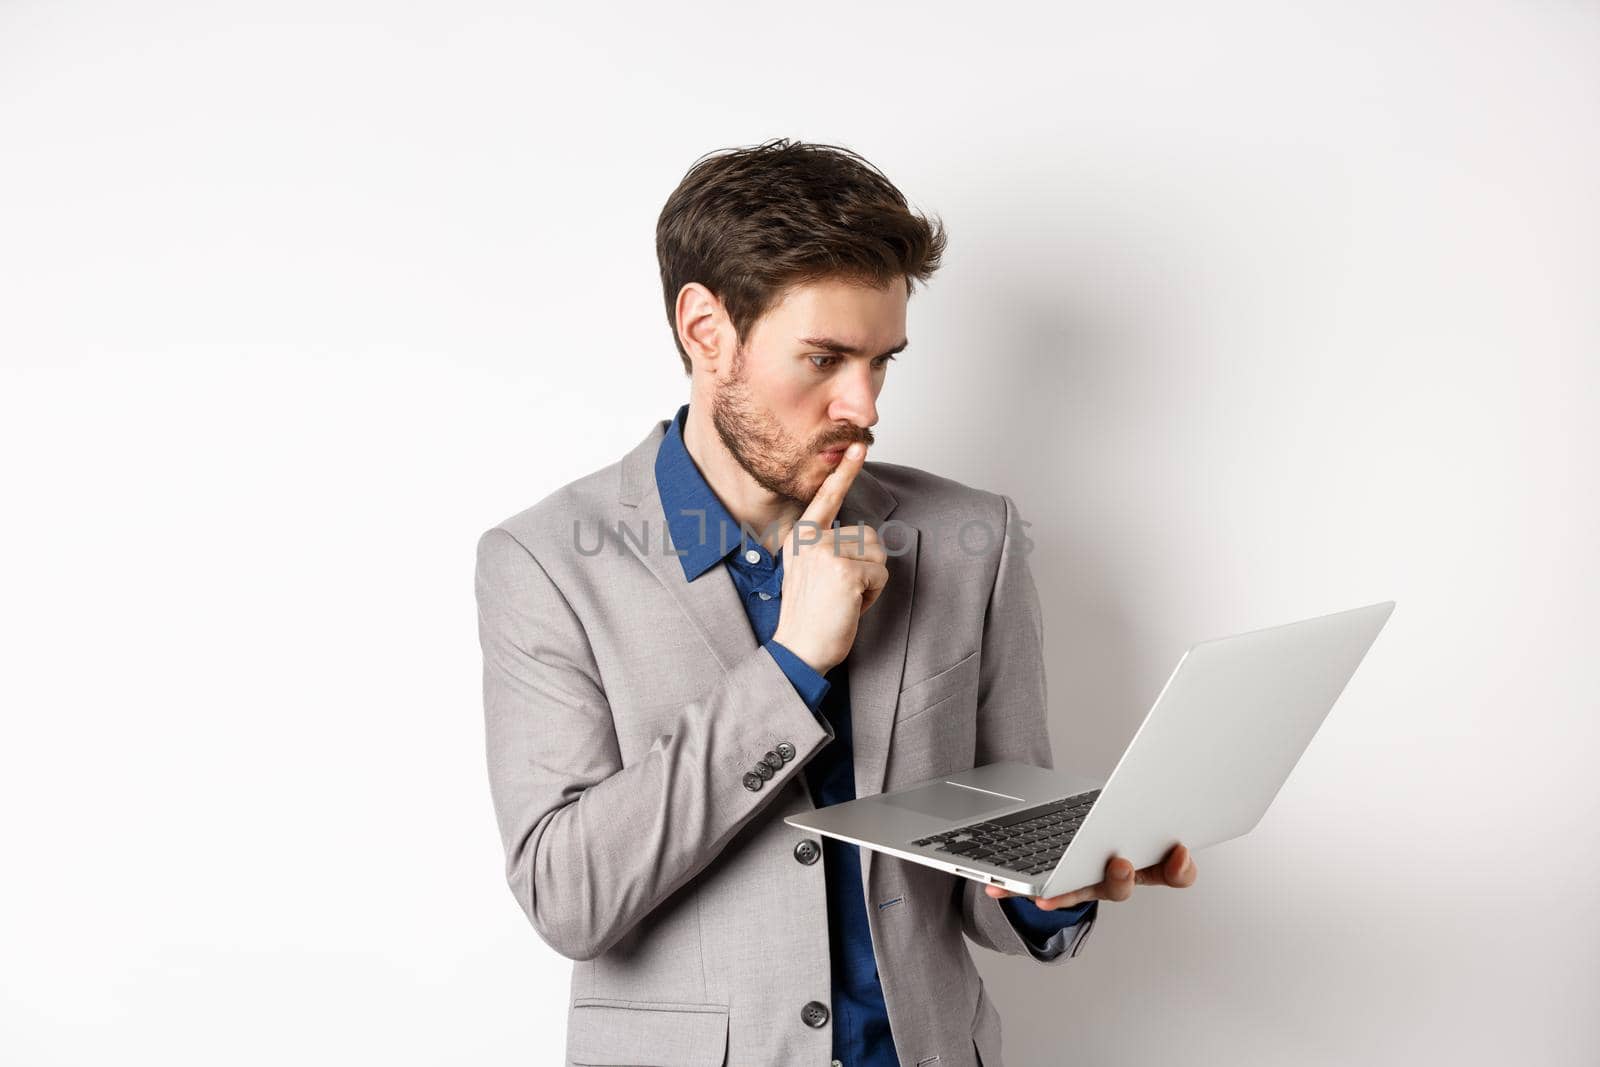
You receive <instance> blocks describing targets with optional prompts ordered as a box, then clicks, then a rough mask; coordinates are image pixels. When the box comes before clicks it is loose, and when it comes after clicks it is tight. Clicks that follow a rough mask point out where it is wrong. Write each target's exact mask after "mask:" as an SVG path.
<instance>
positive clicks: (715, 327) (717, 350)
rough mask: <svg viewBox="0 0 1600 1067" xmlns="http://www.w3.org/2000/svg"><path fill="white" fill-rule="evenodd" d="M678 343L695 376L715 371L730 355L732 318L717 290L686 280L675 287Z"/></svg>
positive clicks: (729, 358) (731, 348)
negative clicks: (718, 297) (677, 288)
mask: <svg viewBox="0 0 1600 1067" xmlns="http://www.w3.org/2000/svg"><path fill="white" fill-rule="evenodd" d="M676 310H677V316H678V343H679V344H681V345H683V350H684V351H685V352H687V353H688V354H689V362H690V363H691V364H692V365H693V366H694V373H695V375H696V376H698V375H700V374H713V375H714V374H716V372H717V368H718V367H719V366H721V365H723V364H724V363H727V362H728V361H729V360H731V359H732V355H733V321H732V320H731V319H729V318H728V312H727V310H726V309H725V308H724V307H723V306H722V301H721V300H719V299H717V294H715V293H713V292H712V291H711V290H710V289H707V288H706V287H705V286H703V285H701V284H700V283H699V282H690V283H689V284H687V285H685V286H684V287H683V288H682V289H679V290H678V305H677V309H676Z"/></svg>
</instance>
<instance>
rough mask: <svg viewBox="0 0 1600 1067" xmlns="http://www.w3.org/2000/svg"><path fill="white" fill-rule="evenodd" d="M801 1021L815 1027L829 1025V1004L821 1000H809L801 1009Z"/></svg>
mask: <svg viewBox="0 0 1600 1067" xmlns="http://www.w3.org/2000/svg"><path fill="white" fill-rule="evenodd" d="M800 1021H801V1022H803V1023H805V1024H806V1025H807V1026H809V1027H812V1028H813V1029H815V1028H816V1027H819V1026H826V1025H828V1006H827V1005H826V1004H824V1003H822V1002H821V1001H820V1000H808V1001H806V1006H805V1007H803V1008H801V1009H800Z"/></svg>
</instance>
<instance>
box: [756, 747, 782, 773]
mask: <svg viewBox="0 0 1600 1067" xmlns="http://www.w3.org/2000/svg"><path fill="white" fill-rule="evenodd" d="M761 762H762V763H765V764H766V765H767V766H768V767H771V768H772V769H773V770H775V771H781V770H783V757H782V756H780V755H778V754H777V753H776V752H768V753H767V754H766V755H765V756H762V757H761Z"/></svg>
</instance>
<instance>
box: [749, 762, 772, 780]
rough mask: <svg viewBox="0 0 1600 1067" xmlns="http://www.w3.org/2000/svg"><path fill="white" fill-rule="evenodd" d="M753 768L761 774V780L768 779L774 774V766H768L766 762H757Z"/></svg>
mask: <svg viewBox="0 0 1600 1067" xmlns="http://www.w3.org/2000/svg"><path fill="white" fill-rule="evenodd" d="M751 770H753V771H755V772H756V774H758V775H760V776H761V780H762V781H763V782H764V781H766V780H767V779H768V778H771V777H772V775H773V770H772V768H771V767H768V766H767V765H766V764H765V763H757V764H756V765H755V766H754V767H752V768H751Z"/></svg>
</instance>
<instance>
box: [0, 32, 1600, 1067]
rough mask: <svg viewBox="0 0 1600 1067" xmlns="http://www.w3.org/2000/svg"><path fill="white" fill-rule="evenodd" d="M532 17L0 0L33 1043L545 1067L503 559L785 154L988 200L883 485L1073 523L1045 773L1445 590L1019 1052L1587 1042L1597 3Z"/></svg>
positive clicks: (1598, 323)
mask: <svg viewBox="0 0 1600 1067" xmlns="http://www.w3.org/2000/svg"><path fill="white" fill-rule="evenodd" d="M531 7H532V5H519V4H509V3H507V4H501V5H490V4H484V3H462V2H456V3H442V2H433V3H408V4H384V3H375V2H374V3H366V4H359V3H350V2H329V0H319V2H316V3H303V2H300V3H297V2H282V0H280V2H275V3H271V4H267V3H237V4H226V5H218V4H202V3H193V4H187V5H185V4H179V3H166V2H163V3H146V4H139V5H112V4H105V5H91V4H80V3H68V2H56V3H42V2H41V3H32V2H21V0H5V2H3V3H0V153H3V155H0V448H3V454H4V457H5V459H4V462H3V465H0V479H3V483H0V484H3V492H4V497H3V499H4V507H5V516H6V517H5V521H4V523H3V525H0V605H3V606H0V642H3V646H0V647H3V649H4V651H3V654H0V658H3V661H4V667H3V672H0V707H3V715H4V719H3V722H4V735H3V738H0V820H3V823H0V825H3V849H4V851H3V859H0V863H3V865H4V871H5V873H4V876H3V879H0V1049H3V1050H4V1051H3V1054H0V1055H3V1058H4V1059H5V1061H6V1062H7V1063H17V1064H29V1065H32V1064H103V1063H113V1062H136V1063H161V1064H216V1063H228V1064H281V1063H318V1064H322V1063H327V1064H335V1063H338V1064H344V1063H378V1062H382V1063H387V1064H447V1063H448V1064H459V1063H527V1064H546V1063H552V1062H558V1061H559V1059H560V1057H561V1050H562V1046H563V1032H562V1031H563V1024H564V1019H565V1012H566V992H567V985H566V983H567V975H568V968H569V964H568V963H567V961H565V960H563V959H562V958H560V957H558V956H557V955H556V954H555V953H554V952H553V951H551V950H550V949H549V948H547V947H546V946H545V945H544V944H543V943H542V942H540V941H539V940H538V938H537V937H536V936H535V935H534V933H533V931H532V929H531V928H530V927H529V925H528V924H527V921H526V920H525V919H524V918H523V916H522V914H521V913H520V912H519V911H518V910H517V907H516V905H515V903H514V901H513V900H512V898H511V896H510V894H509V892H508V891H507V890H506V888H505V885H504V882H503V880H502V863H503V860H502V856H501V853H500V844H499V841H498V838H497V837H496V834H495V829H494V821H493V817H492V813H491V809H490V806H489V798H488V787H487V778H486V771H485V767H484V755H483V749H482V744H483V739H482V707H481V695H480V689H479V686H480V675H479V671H480V660H479V650H478V645H477V631H476V614H475V607H474V603H473V597H472V570H473V562H474V555H473V548H474V544H475V540H476V537H477V535H478V534H479V533H480V532H481V531H482V530H484V529H486V528H487V527H488V526H490V525H492V524H494V523H495V522H497V521H498V520H500V519H501V518H503V517H505V516H507V515H509V514H511V513H513V512H515V511H519V510H521V509H522V508H524V507H526V506H528V505H530V504H532V503H534V502H535V501H537V500H538V499H539V498H541V497H542V496H544V495H545V494H546V493H548V492H550V491H551V490H553V489H555V488H556V487H558V486H559V485H561V484H563V483H565V482H567V481H569V480H571V479H573V478H575V477H577V476H579V475H581V474H584V473H586V472H588V471H590V470H593V469H595V468H597V467H600V466H602V465H604V464H607V463H610V462H612V461H613V460H615V459H616V458H618V457H619V456H620V455H621V454H622V453H623V452H624V451H626V450H627V449H628V448H629V447H630V446H632V445H633V444H634V443H636V442H637V441H638V440H639V439H640V438H642V437H643V436H644V434H645V433H646V432H647V431H648V430H649V428H650V424H651V423H652V422H653V421H654V420H657V419H662V418H666V417H668V416H669V415H670V414H671V413H672V411H673V410H674V409H675V408H676V406H677V405H678V404H679V403H681V402H682V401H683V400H684V399H685V398H686V385H685V382H684V379H683V377H682V373H681V369H680V366H679V363H678V358H677V355H676V352H675V351H674V349H673V347H672V343H671V338H670V335H669V332H668V327H667V325H666V322H665V317H664V312H663V309H662V304H661V295H660V290H659V283H658V280H657V276H656V263H655V258H654V251H653V227H654V222H655V218H656V215H657V213H658V212H659V210H660V208H661V205H662V203H663V202H664V200H665V199H666V196H667V194H668V193H669V192H670V191H671V189H672V188H673V186H674V185H675V184H676V183H677V181H678V179H679V178H680V177H681V175H682V173H683V172H684V170H686V169H687V168H688V166H689V165H690V164H691V163H692V162H693V161H694V159H695V158H696V157H697V156H699V155H700V154H701V153H702V152H705V151H708V150H711V149H714V148H719V147H725V146H731V145H737V144H748V143H753V142H756V141H760V140H764V139H766V138H768V137H773V136H779V135H786V136H791V137H798V138H804V139H809V140H816V141H825V142H834V143H840V144H845V145H848V146H850V147H853V148H855V149H857V150H859V151H861V152H862V153H864V154H865V155H866V156H867V157H868V158H870V159H872V160H873V161H874V162H876V163H877V164H878V165H879V166H881V167H882V168H883V169H884V170H885V171H886V172H887V173H888V174H889V176H890V177H891V178H892V179H893V180H894V181H895V182H896V183H897V184H898V185H899V186H900V187H901V188H902V189H903V190H904V191H905V192H906V194H907V195H908V196H909V197H910V198H911V200H912V201H913V202H914V204H915V205H917V206H918V207H920V208H922V209H923V210H925V211H929V212H934V213H937V214H939V215H940V216H941V217H942V218H943V219H944V221H945V223H946V224H947V225H948V227H949V230H950V234H951V237H950V247H949V251H948V254H947V264H946V266H945V268H944V269H943V270H942V271H941V272H940V273H939V274H938V275H937V276H936V277H935V279H934V280H933V283H932V284H931V286H930V287H929V288H927V289H926V290H924V291H920V292H919V293H918V294H917V295H916V297H915V298H914V299H913V301H912V304H911V312H910V330H909V332H910V337H911V342H912V344H911V348H910V350H909V351H908V352H907V353H905V354H904V355H903V356H902V357H901V358H900V360H899V362H898V363H896V364H895V365H894V367H893V369H892V370H891V372H890V376H889V384H888V387H887V389H886V391H885V393H884V396H883V399H882V405H881V414H882V421H881V422H880V424H879V426H878V427H877V433H878V436H879V441H880V444H879V447H878V448H877V450H876V451H875V455H876V456H877V458H879V459H886V460H891V461H896V462H901V463H910V464H913V465H916V466H921V467H925V468H928V469H930V470H933V471H936V472H939V473H942V474H945V475H948V476H951V477H955V478H958V479H960V480H963V481H966V482H969V483H971V484H974V485H979V486H983V487H985V488H989V489H993V490H997V491H1004V492H1007V493H1010V494H1012V495H1013V496H1014V497H1015V498H1016V500H1017V502H1018V504H1019V506H1020V507H1021V508H1022V510H1023V514H1024V516H1025V517H1026V518H1027V519H1029V521H1031V522H1032V523H1034V526H1033V527H1032V528H1031V530H1030V533H1031V534H1032V536H1033V537H1034V539H1035V541H1036V543H1037V546H1038V547H1037V550H1036V551H1035V553H1034V555H1033V557H1032V561H1033V566H1034V571H1035V576H1036V578H1037V581H1038V584H1039V587H1040V591H1041V595H1042V597H1043V599H1044V602H1045V611H1046V619H1045V623H1046V635H1047V640H1048V650H1047V651H1048V657H1049V664H1048V665H1049V672H1050V687H1051V698H1052V705H1051V709H1050V719H1051V725H1052V731H1053V737H1054V744H1055V752H1056V757H1057V762H1058V764H1061V765H1067V766H1073V767H1076V768H1080V769H1083V770H1089V771H1105V770H1107V769H1109V767H1110V766H1111V765H1112V764H1113V763H1114V761H1115V759H1116V757H1117V755H1118V753H1119V752H1120V750H1121V747H1122V745H1123V744H1124V743H1125V742H1126V740H1127V739H1128V737H1129V736H1131V734H1132V732H1133V729H1134V727H1135V726H1136V725H1137V723H1138V721H1139V719H1140V717H1141V716H1142V715H1143V713H1144V710H1145V709H1146V707H1147V706H1148V704H1149V702H1150V700H1151V699H1152V698H1153V697H1154V695H1155V693H1156V692H1157V690H1158V689H1159V687H1160V685H1161V683H1162V681H1163V680H1164V679H1165V677H1166V674H1167V672H1168V671H1169V670H1170V669H1171V666H1172V664H1173V663H1174V662H1175V661H1176V659H1177V657H1178V655H1179V653H1180V652H1181V651H1182V650H1183V649H1184V648H1185V647H1186V646H1187V645H1188V644H1189V643H1191V642H1193V641H1196V640H1200V639H1204V638H1209V637H1215V636H1219V635H1222V634H1225V633H1230V632H1234V631H1236V630H1241V629H1250V628H1255V627H1258V626H1266V625H1271V624H1274V623H1278V622H1284V621H1288V620H1291V619H1296V618H1301V617H1305V616H1309V615H1315V614H1321V613H1324V612H1327V611H1334V610H1338V609H1342V608H1346V607H1351V606H1354V605H1357V604H1365V603H1369V602H1372V601H1376V600H1381V599H1389V598H1394V599H1395V600H1397V601H1398V604H1399V606H1398V609H1397V610H1396V612H1395V614H1394V616H1393V618H1392V619H1391V620H1390V623H1389V626H1388V628H1387V629H1386V631H1385V632H1384V633H1383V635H1382V636H1381V637H1380V638H1379V640H1378V642H1377V644H1376V645H1375V646H1374V649H1373V651H1372V654H1371V655H1370V656H1369V658H1368V660H1367V661H1366V663H1365V664H1364V665H1363V666H1362V667H1361V669H1360V671H1359V672H1358V673H1357V675H1356V678H1355V680H1354V681H1353V682H1352V683H1351V685H1350V687H1349V689H1348V690H1347V691H1346V693H1345V695H1344V697H1343V698H1342V699H1341V701H1340V703H1339V704H1338V706H1337V707H1336V708H1335V710H1334V712H1333V714H1332V716H1331V717H1330V719H1329V720H1328V722H1327V724H1326V726H1325V727H1324V729H1323V730H1322V732H1321V733H1320V734H1319V735H1318V737H1317V739H1316V741H1315V743H1314V744H1313V746H1312V748H1311V749H1310V751H1309V752H1308V754H1307V755H1306V757H1305V759H1304V760H1303V762H1302V763H1301V764H1300V766H1299V767H1298V769H1297V770H1296V771H1295V773H1294V775H1293V776H1292V777H1291V778H1290V781H1289V783H1288V785H1287V786H1286V787H1285V789H1284V791H1283V793H1282V794H1281V795H1280V797H1279V800H1278V802H1277V803H1276V805H1275V806H1274V807H1273V809H1272V811H1271V812H1270V814H1269V815H1268V817H1267V819H1266V820H1265V821H1264V822H1263V824H1262V825H1261V827H1260V828H1259V829H1258V830H1257V831H1256V832H1255V833H1253V834H1251V835H1250V836H1248V837H1247V838H1244V839H1241V840H1238V841H1235V842H1231V843H1229V844H1226V845H1222V846H1219V847H1217V848H1215V849H1212V850H1209V851H1206V852H1203V853H1201V854H1200V855H1199V857H1198V860H1199V867H1200V878H1199V882H1198V884H1197V885H1196V886H1195V888H1193V889H1192V890H1189V891H1186V892H1183V893H1175V892H1171V891H1157V890H1141V891H1140V892H1139V893H1138V894H1136V896H1135V899H1134V900H1133V901H1131V902H1129V903H1126V904H1120V905H1106V906H1104V911H1103V915H1104V918H1103V920H1102V922H1101V924H1100V926H1099V927H1098V928H1097V930H1096V931H1095V934H1094V935H1093V937H1092V938H1091V939H1090V942H1089V944H1088V946H1087V948H1086V950H1085V953H1084V954H1083V955H1082V956H1081V957H1080V958H1079V959H1077V960H1075V961H1073V962H1072V963H1071V964H1069V965H1068V966H1066V967H1064V968H1060V969H1054V970H1049V971H1045V970H1043V969H1040V968H1037V967H1033V966H1030V965H1029V963H1028V961H1024V960H1015V959H1007V958H1000V957H996V956H993V955H992V954H987V953H979V957H980V959H979V962H980V966H981V967H982V970H983V973H984V975H985V977H986V979H987V980H988V984H989V987H990V989H991V991H992V992H993V994H994V995H995V997H996V999H997V1001H998V1003H999V1006H1000V1008H1001V1010H1002V1014H1003V1016H1004V1018H1005V1020H1006V1046H1007V1050H1008V1059H1009V1062H1011V1063H1013V1064H1022V1065H1028V1064H1044V1063H1058V1062H1071V1063H1076V1064H1089V1065H1105V1064H1111V1065H1116V1064H1127V1065H1142V1064H1150V1063H1156V1062H1163V1061H1166V1060H1167V1058H1168V1057H1172V1058H1173V1060H1174V1061H1176V1062H1192V1063H1203V1064H1213V1063H1227V1064H1248V1065H1254V1064H1260V1065H1278V1064H1286V1063H1293V1064H1312V1065H1316V1064H1355V1063H1359V1064H1397V1065H1398V1064H1410V1063H1417V1062H1427V1063H1445V1062H1449V1063H1455V1064H1500V1063H1504V1062H1508V1061H1512V1060H1515V1061H1516V1062H1532V1063H1539V1064H1589V1063H1594V1062H1595V1061H1596V1059H1597V1058H1600V1029H1597V1023H1596V1016H1595V1014H1594V1012H1593V1008H1594V1005H1595V1004H1596V1002H1597V1001H1600V963H1597V958H1600V953H1597V950H1600V917H1597V911H1596V907H1595V900H1596V885H1597V881H1600V845H1597V834H1596V831H1595V822H1596V817H1597V815H1600V790H1597V788H1596V785H1595V779H1594V772H1593V764H1594V758H1595V751H1596V743H1597V741H1600V736H1597V734H1600V730H1597V727H1596V715H1595V711H1596V703H1597V702H1596V699H1595V697H1594V695H1593V693H1594V689H1593V686H1594V677H1593V670H1592V664H1593V661H1594V653H1593V646H1594V644H1595V640H1596V637H1597V625H1596V621H1595V620H1596V602H1597V595H1600V581H1597V579H1600V573H1597V566H1596V562H1595V553H1594V546H1595V544H1596V543H1597V542H1600V505H1597V503H1596V498H1595V491H1594V490H1595V485H1596V481H1597V474H1600V470H1597V463H1596V457H1597V456H1600V437H1597V433H1596V430H1595V427H1594V423H1593V421H1592V420H1593V418H1594V414H1595V406H1596V400H1597V386H1600V380H1597V379H1600V371H1597V359H1596V353H1597V349H1600V345H1597V342H1600V317H1597V314H1596V303H1595V294H1596V292H1597V288H1600V269H1597V268H1600V254H1597V247H1600V245H1597V237H1600V226H1597V212H1596V196H1595V191H1596V189H1597V188H1600V139H1597V131H1600V10H1597V8H1596V6H1595V5H1594V4H1593V3H1577V2H1565V3H1562V2H1554V0H1552V2H1543V3H1536V2H1526V3H1519V4H1509V3H1501V4H1486V3H1461V2H1456V3H1437V4H1418V3H1404V4H1396V3H1368V4H1349V3H1327V4H1320V5H1304V4H1302V5H1285V4H1281V3H1266V2H1263V3H1255V4H1239V3H1211V4H1205V5H1194V4H1179V3H1173V4H1160V5H1158V4H1148V3H1146V4H1124V5H1103V4H1101V5H1083V6H1079V7H1076V8H1068V7H1064V6H1062V5H1056V4H1052V5H1048V6H1046V5H1040V6H1038V7H1034V8H1024V7H1013V6H1008V5H1004V4H984V5H971V4H962V5H950V6H947V7H930V6H929V5H927V4H905V5H886V4H885V5H862V4H833V3H809V4H805V5H783V6H773V7H763V8H757V7H753V6H751V5H749V4H717V5H697V6H693V7H673V6H669V5H652V6H644V5H639V6H638V7H626V8H624V7H620V6H614V7H611V8H595V9H588V10H585V11H581V12H580V11H579V10H578V5H565V7H564V9H562V10H560V11H555V12H550V13H544V14H540V13H535V12H534V11H532V10H531ZM775 922H781V917H775ZM1063 1050H1065V1051H1063Z"/></svg>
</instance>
